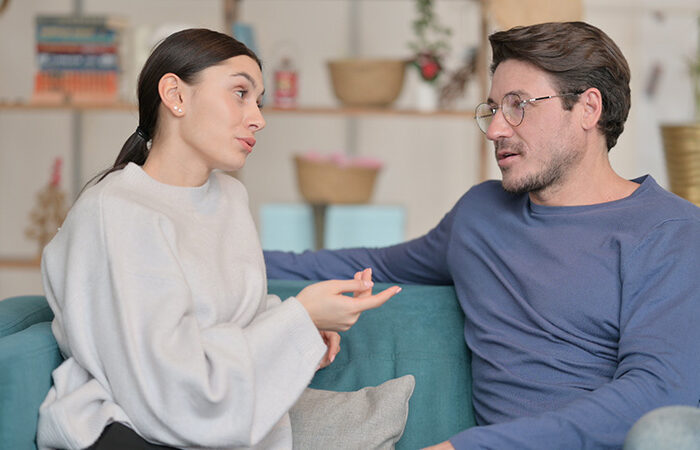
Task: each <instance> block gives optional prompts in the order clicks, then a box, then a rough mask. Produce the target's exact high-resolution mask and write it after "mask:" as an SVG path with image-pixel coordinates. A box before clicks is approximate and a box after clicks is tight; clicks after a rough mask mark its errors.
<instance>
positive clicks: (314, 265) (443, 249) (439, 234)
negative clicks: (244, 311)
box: [265, 207, 456, 284]
mask: <svg viewBox="0 0 700 450" xmlns="http://www.w3.org/2000/svg"><path fill="white" fill-rule="evenodd" d="M455 215H456V207H455V209H453V210H452V211H450V212H449V213H448V214H447V215H445V217H444V218H443V219H442V220H441V221H440V223H439V224H438V225H437V226H436V227H435V228H433V229H432V230H431V231H430V232H428V233H427V234H426V235H424V236H422V237H420V238H417V239H413V240H411V241H408V242H405V243H402V244H398V245H394V246H390V247H383V248H353V249H342V250H319V251H316V252H311V251H306V252H304V253H301V254H296V253H291V252H281V251H269V250H268V251H265V264H266V266H267V274H268V277H269V278H278V279H296V280H327V279H333V278H336V279H337V278H352V277H353V275H354V274H355V272H357V271H359V270H363V269H365V268H367V267H371V268H372V277H373V279H374V281H378V282H387V283H408V284H450V283H452V277H451V275H450V271H449V268H448V264H447V250H448V246H449V240H450V238H451V231H452V223H453V221H454V216H455Z"/></svg>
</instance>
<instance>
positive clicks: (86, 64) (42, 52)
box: [32, 15, 125, 103]
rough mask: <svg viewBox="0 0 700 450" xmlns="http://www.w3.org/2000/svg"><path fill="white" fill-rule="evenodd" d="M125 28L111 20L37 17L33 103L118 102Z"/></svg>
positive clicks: (107, 18) (99, 17)
mask: <svg viewBox="0 0 700 450" xmlns="http://www.w3.org/2000/svg"><path fill="white" fill-rule="evenodd" d="M124 29H125V22H124V21H123V20H121V19H119V18H115V17H111V16H70V15H69V16H56V15H40V16H37V17H36V62H37V73H36V75H35V79H34V91H33V96H32V97H33V98H32V99H33V101H35V102H40V103H47V102H48V103H66V102H75V103H80V102H114V101H116V100H118V96H119V78H120V74H121V72H122V64H121V53H122V52H121V51H120V48H121V34H122V32H123V30H124Z"/></svg>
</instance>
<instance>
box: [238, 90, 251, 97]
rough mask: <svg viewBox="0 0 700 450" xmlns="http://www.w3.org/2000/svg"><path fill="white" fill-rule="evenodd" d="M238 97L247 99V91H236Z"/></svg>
mask: <svg viewBox="0 0 700 450" xmlns="http://www.w3.org/2000/svg"><path fill="white" fill-rule="evenodd" d="M235 93H236V95H237V96H239V97H240V98H243V97H245V95H246V94H247V93H248V91H246V90H245V89H238V90H236V91H235Z"/></svg>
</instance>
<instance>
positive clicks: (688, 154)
mask: <svg viewBox="0 0 700 450" xmlns="http://www.w3.org/2000/svg"><path fill="white" fill-rule="evenodd" d="M661 133H662V137H663V142H664V149H665V155H666V169H667V170H668V178H669V181H670V182H671V191H672V192H673V193H674V194H676V195H679V196H681V197H683V198H685V199H686V200H689V201H691V202H693V203H695V204H696V205H698V206H700V123H696V124H689V125H678V126H672V125H664V126H662V127H661Z"/></svg>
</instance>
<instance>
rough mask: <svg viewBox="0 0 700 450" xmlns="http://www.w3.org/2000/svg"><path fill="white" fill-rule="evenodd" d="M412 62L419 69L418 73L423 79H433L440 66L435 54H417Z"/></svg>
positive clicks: (440, 68) (438, 73) (437, 73)
mask: <svg viewBox="0 0 700 450" xmlns="http://www.w3.org/2000/svg"><path fill="white" fill-rule="evenodd" d="M414 64H415V65H416V66H417V67H418V69H419V70H420V75H421V77H422V78H423V79H424V80H425V81H433V80H434V79H436V78H437V77H438V75H440V72H441V71H442V66H441V65H440V61H438V59H437V58H436V57H435V55H432V54H429V53H422V54H420V55H418V57H417V58H416V60H415V61H414Z"/></svg>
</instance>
